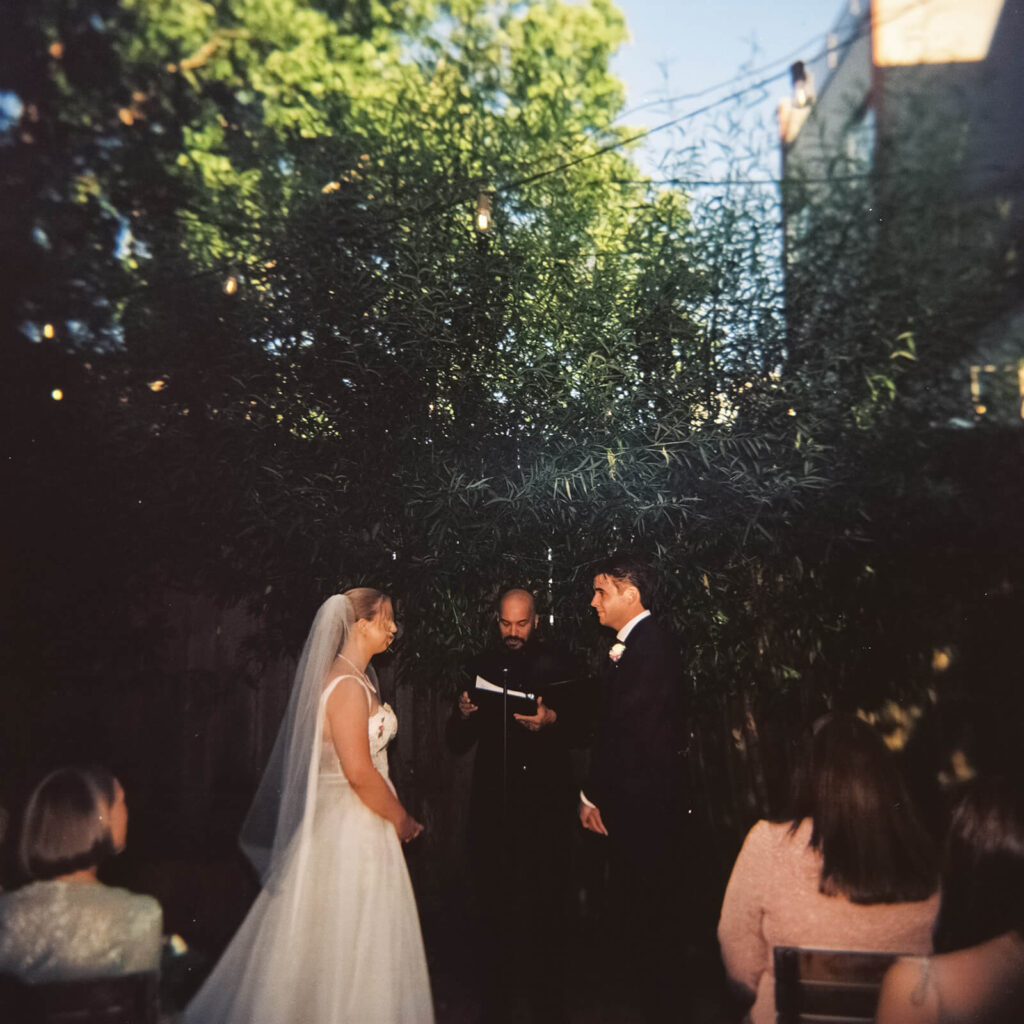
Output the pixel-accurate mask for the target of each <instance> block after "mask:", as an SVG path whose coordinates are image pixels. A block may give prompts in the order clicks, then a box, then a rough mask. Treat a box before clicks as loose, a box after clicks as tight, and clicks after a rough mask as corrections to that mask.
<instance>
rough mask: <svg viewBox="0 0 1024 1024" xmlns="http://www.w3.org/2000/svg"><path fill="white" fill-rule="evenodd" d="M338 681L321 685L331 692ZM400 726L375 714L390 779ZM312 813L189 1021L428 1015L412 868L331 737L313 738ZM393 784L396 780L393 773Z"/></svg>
mask: <svg viewBox="0 0 1024 1024" xmlns="http://www.w3.org/2000/svg"><path fill="white" fill-rule="evenodd" d="M343 678H351V679H356V680H357V681H358V682H359V683H360V685H361V686H363V687H364V689H366V690H367V699H368V700H370V694H371V691H370V688H369V687H368V686H367V684H366V683H365V682H364V681H363V680H362V679H360V678H359V677H358V676H347V677H346V676H339V677H338V678H337V679H333V680H331V682H330V683H328V685H327V686H326V687H325V688H324V691H323V693H322V695H321V697H320V702H319V720H320V723H321V728H323V721H324V711H325V707H326V704H327V697H328V696H329V695H330V693H331V692H332V690H333V689H334V687H335V686H336V685H337V684H338V682H339V681H340V680H341V679H343ZM397 729H398V721H397V719H396V718H395V713H394V712H393V711H392V710H391V708H390V707H389V706H388V705H387V704H382V705H380V706H379V707H378V708H377V710H376V711H375V712H373V713H372V714H371V715H370V719H369V731H370V735H369V738H370V753H371V756H372V758H373V763H374V766H375V767H376V768H377V770H378V771H379V772H380V773H381V775H383V776H384V778H385V779H388V763H387V746H388V744H389V743H390V742H391V740H392V739H393V738H394V736H395V733H396V732H397ZM316 747H317V748H319V749H318V750H317V749H315V750H314V757H315V758H316V761H317V762H318V764H317V770H316V775H315V780H314V779H313V772H312V767H311V773H310V776H311V777H310V784H311V787H312V786H315V799H314V800H313V801H312V805H313V808H314V810H313V812H312V813H311V814H307V816H306V818H305V819H304V821H303V824H302V827H301V828H300V829H299V830H298V832H297V833H296V835H295V837H294V840H293V841H292V842H291V844H290V847H289V849H288V851H287V853H286V855H285V858H284V862H283V864H282V867H281V869H280V871H279V873H278V875H277V877H276V878H274V879H271V881H270V883H269V884H268V885H267V886H266V888H264V889H263V891H262V892H261V893H260V895H259V896H258V897H257V899H256V902H255V903H254V904H253V906H252V909H251V910H250V911H249V914H248V916H247V917H246V919H245V921H244V922H243V923H242V926H241V927H240V928H239V930H238V932H237V934H236V935H235V937H234V938H233V939H232V940H231V943H230V945H229V946H228V948H227V950H226V951H225V953H224V955H223V957H222V958H221V959H220V961H219V962H218V964H217V966H216V967H215V968H214V970H213V972H212V973H211V975H210V976H209V978H208V979H207V980H206V982H205V984H204V985H203V987H202V988H201V989H200V990H199V992H198V994H197V995H196V997H195V999H193V1000H192V1002H191V1003H190V1004H189V1006H188V1009H187V1010H186V1011H185V1017H184V1020H185V1022H186V1024H432V1022H433V1020H434V1011H433V1003H432V1000H431V995H430V980H429V977H428V975H427V964H426V958H425V956H424V952H423V939H422V936H421V934H420V924H419V917H418V915H417V912H416V902H415V897H414V895H413V890H412V885H411V883H410V881H409V872H408V869H407V868H406V865H405V858H404V857H403V855H402V847H401V843H400V842H399V840H398V836H397V834H396V833H395V829H394V826H393V825H392V824H391V823H390V822H388V821H386V820H385V819H384V818H382V817H380V815H378V814H375V813H374V812H373V811H371V810H370V808H369V807H367V806H366V805H365V804H364V803H363V802H362V800H360V799H359V797H358V796H357V795H356V793H355V791H354V790H353V789H352V787H351V786H350V785H349V784H348V780H347V779H346V778H345V776H344V774H343V773H342V771H341V765H340V764H339V762H338V757H337V755H336V753H335V751H334V747H333V746H332V744H331V743H330V742H329V740H327V741H324V740H323V738H321V741H320V742H318V743H317V744H316ZM388 785H391V783H390V781H389V782H388Z"/></svg>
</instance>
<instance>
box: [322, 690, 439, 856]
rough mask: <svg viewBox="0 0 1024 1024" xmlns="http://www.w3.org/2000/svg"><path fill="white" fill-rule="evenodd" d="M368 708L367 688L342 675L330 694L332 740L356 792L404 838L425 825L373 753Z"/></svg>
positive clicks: (412, 836)
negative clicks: (404, 802)
mask: <svg viewBox="0 0 1024 1024" xmlns="http://www.w3.org/2000/svg"><path fill="white" fill-rule="evenodd" d="M369 718H370V716H369V709H368V708H367V706H366V691H365V690H364V689H363V688H362V686H360V685H359V683H358V681H357V680H355V679H354V678H345V679H342V680H341V681H340V682H339V683H338V684H337V686H335V687H334V690H333V691H332V693H331V695H330V696H329V697H328V698H327V725H328V728H329V729H330V734H331V742H332V743H333V744H334V750H335V752H336V753H337V755H338V760H339V761H340V762H341V770H342V771H343V772H344V773H345V778H346V779H348V782H349V785H350V786H351V787H352V788H353V789H354V790H355V793H356V796H358V797H359V799H360V800H362V801H363V803H364V804H366V806H367V807H369V808H370V810H371V811H373V812H374V813H376V814H379V815H380V816H381V817H382V818H386V819H387V820H388V821H390V822H391V824H392V825H394V826H395V831H396V832H397V833H398V838H399V839H401V840H402V841H403V842H405V841H406V840H408V839H413V838H415V837H416V836H418V835H419V834H420V832H422V831H423V826H422V825H421V824H420V823H419V822H418V821H416V820H415V819H414V818H413V817H412V815H410V814H409V813H408V811H406V809H405V808H404V807H403V806H402V804H401V802H400V801H399V799H398V797H397V796H395V794H394V792H393V791H392V789H391V787H390V786H389V785H388V784H387V782H386V781H385V779H384V776H383V775H381V773H380V772H379V771H377V769H376V768H375V767H374V765H373V759H372V758H371V757H370V733H369Z"/></svg>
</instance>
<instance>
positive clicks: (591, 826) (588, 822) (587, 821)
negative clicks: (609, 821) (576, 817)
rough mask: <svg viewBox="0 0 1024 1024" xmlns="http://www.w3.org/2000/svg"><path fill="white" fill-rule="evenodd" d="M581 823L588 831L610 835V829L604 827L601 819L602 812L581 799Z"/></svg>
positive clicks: (600, 834)
mask: <svg viewBox="0 0 1024 1024" xmlns="http://www.w3.org/2000/svg"><path fill="white" fill-rule="evenodd" d="M580 824H581V825H582V826H583V827H584V828H585V829H586V830H587V831H588V832H596V833H597V834H598V835H599V836H606V835H608V829H606V828H605V827H604V822H603V821H602V820H601V812H600V811H599V810H598V809H597V808H596V807H591V806H590V805H589V804H585V803H584V802H583V801H582V800H581V801H580Z"/></svg>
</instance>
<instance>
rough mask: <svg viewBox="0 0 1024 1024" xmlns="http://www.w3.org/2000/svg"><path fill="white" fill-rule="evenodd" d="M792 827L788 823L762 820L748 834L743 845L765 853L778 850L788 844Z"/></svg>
mask: <svg viewBox="0 0 1024 1024" xmlns="http://www.w3.org/2000/svg"><path fill="white" fill-rule="evenodd" d="M790 825H791V823H790V822H788V821H786V822H777V821H768V820H767V819H766V818H762V819H761V820H760V821H758V822H756V823H755V824H754V826H753V827H752V828H751V829H750V831H749V832H748V833H747V838H746V839H745V840H744V843H743V845H744V847H749V848H750V849H751V850H759V851H763V852H765V853H768V852H771V851H774V850H777V849H779V848H780V847H782V846H784V845H786V843H788V841H789V833H790Z"/></svg>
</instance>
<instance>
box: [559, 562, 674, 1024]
mask: <svg viewBox="0 0 1024 1024" xmlns="http://www.w3.org/2000/svg"><path fill="white" fill-rule="evenodd" d="M593 571H594V596H593V600H592V601H591V602H590V603H591V607H593V608H594V609H595V610H596V612H597V617H598V619H599V620H600V622H601V625H602V626H606V627H607V628H608V629H611V630H614V631H615V637H614V642H613V643H612V645H611V647H610V650H609V652H608V658H607V665H606V668H605V671H604V679H603V690H604V692H603V701H602V711H601V716H600V720H599V728H598V736H597V744H596V747H595V749H594V752H593V757H592V761H591V770H590V775H589V777H588V779H587V781H586V783H585V785H584V787H583V790H582V792H581V793H580V804H579V817H580V822H581V823H582V825H583V827H584V828H586V829H588V830H589V831H591V832H594V833H596V834H598V835H600V836H604V837H606V839H607V843H608V859H609V869H610V879H609V889H608V894H609V901H610V903H611V906H612V913H613V920H612V922H611V923H612V926H613V928H614V931H613V932H612V934H614V935H615V936H616V937H619V943H618V949H617V951H616V960H617V961H618V962H619V963H620V964H622V966H623V968H624V969H625V972H626V975H625V976H626V977H627V978H631V979H632V980H631V982H630V983H629V989H630V990H631V991H632V992H635V993H637V995H638V996H639V998H640V999H641V1000H642V1002H643V1010H644V1012H645V1014H646V1015H647V1017H648V1018H649V1019H650V1020H660V1021H666V1020H672V1021H678V1020H680V1019H682V1018H681V1015H680V997H681V993H680V992H679V991H678V990H679V985H678V978H679V976H680V972H681V967H682V964H681V955H682V954H681V947H682V945H683V939H684V936H683V934H682V932H683V930H684V929H686V927H687V921H685V920H680V919H679V917H680V914H679V909H680V903H681V901H680V899H679V894H680V892H681V888H682V884H683V881H684V879H683V878H682V875H683V874H684V873H685V871H686V865H685V862H684V860H683V855H684V853H685V850H684V847H683V842H682V829H683V823H684V817H685V814H686V803H687V801H686V799H685V792H684V785H683V765H682V747H683V722H682V664H681V662H680V658H679V653H678V651H677V649H676V645H675V643H674V641H673V640H672V638H671V637H670V636H669V635H668V634H667V633H666V632H665V631H664V630H663V629H662V628H661V627H660V626H659V625H658V623H657V622H656V621H655V620H654V618H653V617H652V616H651V612H650V610H649V608H650V603H651V596H652V591H653V587H654V576H653V573H652V571H651V569H650V567H649V566H648V565H647V564H646V563H645V562H644V561H643V560H642V559H640V558H638V557H636V556H634V555H631V554H627V553H622V554H616V555H612V556H611V557H609V558H607V559H604V560H603V561H601V562H599V563H597V564H596V565H595V566H594V570H593ZM691 926H692V924H691Z"/></svg>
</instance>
